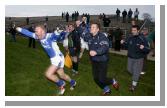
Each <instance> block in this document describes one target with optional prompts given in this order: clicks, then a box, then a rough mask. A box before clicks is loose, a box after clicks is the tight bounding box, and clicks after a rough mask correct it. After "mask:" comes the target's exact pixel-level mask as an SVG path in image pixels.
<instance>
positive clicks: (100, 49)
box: [84, 23, 119, 95]
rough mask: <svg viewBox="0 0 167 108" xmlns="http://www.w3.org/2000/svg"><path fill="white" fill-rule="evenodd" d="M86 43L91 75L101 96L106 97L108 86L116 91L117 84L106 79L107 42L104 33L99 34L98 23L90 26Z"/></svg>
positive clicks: (110, 79)
mask: <svg viewBox="0 0 167 108" xmlns="http://www.w3.org/2000/svg"><path fill="white" fill-rule="evenodd" d="M84 40H85V41H88V40H89V41H88V46H89V55H90V60H91V64H92V73H93V79H94V81H95V83H96V84H97V85H98V86H99V87H100V88H101V89H102V90H103V93H102V94H103V95H108V94H109V93H110V92H111V90H110V88H109V85H113V87H114V88H116V89H118V88H119V86H118V83H117V82H116V81H115V79H114V78H108V77H107V68H108V61H109V56H108V50H109V41H108V38H107V37H106V36H105V34H104V33H102V32H100V26H99V24H98V23H92V24H91V30H90V34H88V35H87V36H86V37H85V38H84Z"/></svg>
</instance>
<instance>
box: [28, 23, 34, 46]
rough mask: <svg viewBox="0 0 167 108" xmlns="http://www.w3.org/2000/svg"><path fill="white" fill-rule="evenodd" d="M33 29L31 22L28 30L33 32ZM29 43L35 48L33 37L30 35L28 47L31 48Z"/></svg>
mask: <svg viewBox="0 0 167 108" xmlns="http://www.w3.org/2000/svg"><path fill="white" fill-rule="evenodd" d="M34 29H35V28H34V25H33V24H32V26H30V27H29V28H28V30H29V31H30V32H35V31H34ZM31 45H32V47H33V48H35V39H34V38H32V37H29V43H28V47H29V48H31Z"/></svg>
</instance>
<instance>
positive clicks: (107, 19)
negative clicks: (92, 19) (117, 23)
mask: <svg viewBox="0 0 167 108" xmlns="http://www.w3.org/2000/svg"><path fill="white" fill-rule="evenodd" d="M110 23H111V20H110V19H109V17H108V16H106V17H104V18H103V26H104V27H109V25H110Z"/></svg>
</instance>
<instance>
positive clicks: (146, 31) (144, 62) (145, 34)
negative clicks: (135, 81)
mask: <svg viewBox="0 0 167 108" xmlns="http://www.w3.org/2000/svg"><path fill="white" fill-rule="evenodd" d="M141 33H142V34H143V36H144V37H145V38H148V29H147V28H143V30H142V32H141ZM146 62H147V55H145V57H144V60H143V68H142V71H141V73H140V74H141V75H144V74H145V72H146V67H147V66H146V65H147V64H146Z"/></svg>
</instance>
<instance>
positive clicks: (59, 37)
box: [51, 31, 66, 42]
mask: <svg viewBox="0 0 167 108" xmlns="http://www.w3.org/2000/svg"><path fill="white" fill-rule="evenodd" d="M65 36H66V32H64V31H62V32H61V33H58V32H55V33H52V35H51V38H52V39H53V40H54V41H58V42H60V41H63V40H64V39H65Z"/></svg>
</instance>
